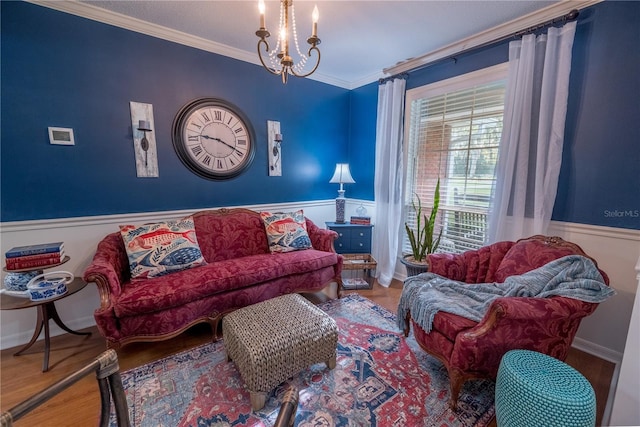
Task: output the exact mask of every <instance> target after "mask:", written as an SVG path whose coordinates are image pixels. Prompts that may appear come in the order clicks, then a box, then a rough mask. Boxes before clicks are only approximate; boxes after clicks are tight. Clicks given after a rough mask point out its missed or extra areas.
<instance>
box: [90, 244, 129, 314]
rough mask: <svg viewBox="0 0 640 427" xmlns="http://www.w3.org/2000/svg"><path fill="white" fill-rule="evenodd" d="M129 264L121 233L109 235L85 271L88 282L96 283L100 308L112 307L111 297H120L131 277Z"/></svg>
mask: <svg viewBox="0 0 640 427" xmlns="http://www.w3.org/2000/svg"><path fill="white" fill-rule="evenodd" d="M129 274H130V273H129V262H128V259H127V253H126V251H125V249H124V243H123V241H122V238H121V237H120V234H119V233H112V234H109V235H107V236H106V237H105V238H104V239H102V241H100V243H99V244H98V248H97V249H96V254H95V255H94V257H93V260H92V261H91V264H89V266H88V267H87V269H86V270H85V271H84V275H83V278H84V280H85V281H86V282H94V283H95V284H96V285H97V286H98V292H99V293H100V308H101V309H105V308H106V307H109V306H110V305H111V297H112V296H118V295H120V292H121V287H122V284H123V283H124V282H125V281H126V280H127V279H128V277H129Z"/></svg>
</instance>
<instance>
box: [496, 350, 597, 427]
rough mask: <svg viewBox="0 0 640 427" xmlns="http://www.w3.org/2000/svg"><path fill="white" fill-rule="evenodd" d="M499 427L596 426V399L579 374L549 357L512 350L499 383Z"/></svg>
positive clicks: (532, 352) (506, 358) (591, 388)
mask: <svg viewBox="0 0 640 427" xmlns="http://www.w3.org/2000/svg"><path fill="white" fill-rule="evenodd" d="M496 423H497V424H498V427H529V426H530V427H534V426H536V427H537V426H544V427H555V426H557V427H586V426H590V427H592V426H595V424H596V395H595V393H594V391H593V387H592V386H591V384H590V383H589V381H587V379H586V378H585V377H584V376H582V374H580V373H579V372H578V371H576V370H575V369H573V368H572V367H571V366H569V365H567V364H566V363H564V362H561V361H559V360H558V359H554V358H553V357H551V356H547V355H546V354H542V353H537V352H535V351H529V350H511V351H509V352H507V353H506V354H505V355H504V356H503V357H502V360H501V361H500V367H499V368H498V377H497V379H496Z"/></svg>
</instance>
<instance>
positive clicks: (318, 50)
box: [289, 46, 320, 77]
mask: <svg viewBox="0 0 640 427" xmlns="http://www.w3.org/2000/svg"><path fill="white" fill-rule="evenodd" d="M312 50H315V51H316V53H317V54H318V60H317V61H316V65H315V66H314V67H313V69H312V70H311V71H309V72H308V73H306V74H298V73H296V71H295V70H294V69H293V68H291V69H290V70H289V71H290V72H291V74H293V75H294V76H296V77H309V76H310V75H311V74H313V73H314V71H316V70H317V69H318V65H320V49H318V47H317V46H311V47H310V48H309V52H308V53H307V56H308V57H309V58H311V51H312Z"/></svg>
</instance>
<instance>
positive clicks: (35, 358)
mask: <svg viewBox="0 0 640 427" xmlns="http://www.w3.org/2000/svg"><path fill="white" fill-rule="evenodd" d="M401 286H402V285H401V283H400V282H394V283H392V285H391V287H389V288H384V287H382V286H379V285H378V284H374V287H373V289H371V290H359V291H357V292H358V293H360V294H361V295H363V296H365V297H367V298H369V299H371V300H373V301H375V302H376V303H378V304H379V305H381V306H383V307H385V308H387V309H388V310H390V311H392V312H395V311H396V308H397V305H398V300H399V298H400V293H401ZM334 291H335V290H334ZM330 293H331V292H330ZM307 297H308V298H309V299H310V300H312V301H314V302H319V301H323V300H326V299H328V298H329V297H328V296H327V295H326V294H312V295H307ZM62 317H63V321H64V320H65V319H64V315H62ZM84 331H91V332H93V334H92V335H91V336H90V337H80V336H75V335H69V334H65V335H61V336H57V337H54V338H52V340H51V355H50V360H49V365H50V370H49V372H46V373H43V372H41V369H42V350H43V348H44V345H43V343H42V342H38V343H36V344H34V346H33V347H31V348H30V349H29V350H28V351H27V353H26V354H22V355H20V356H13V353H14V352H15V351H17V348H16V349H6V350H3V351H2V352H0V408H1V409H2V410H3V411H5V410H7V409H9V408H11V407H13V406H14V405H16V404H17V403H19V402H21V401H22V400H24V399H26V398H27V397H29V396H31V395H32V394H35V393H36V392H38V391H40V390H42V389H43V388H45V387H47V386H48V385H50V384H52V383H54V382H56V381H58V380H60V379H62V378H64V377H65V376H67V375H69V374H70V373H72V372H73V371H75V370H76V369H79V368H80V367H82V366H84V365H85V364H87V363H89V362H90V361H91V360H92V359H93V358H94V357H96V356H97V355H99V354H100V353H101V352H102V351H104V350H105V344H104V340H103V339H102V337H101V336H100V335H99V334H98V332H97V329H96V328H95V327H92V328H88V329H85V330H84ZM210 338H211V332H210V330H209V328H208V326H206V325H199V326H195V327H193V328H191V329H190V330H188V331H187V332H185V333H184V334H182V335H180V336H179V337H176V338H174V339H172V340H168V341H164V342H160V343H135V344H131V345H128V346H125V347H124V348H123V349H121V350H119V351H118V357H119V361H120V370H121V371H125V370H128V369H131V368H134V367H137V366H140V365H143V364H145V363H148V362H151V361H153V360H157V359H160V358H162V357H165V356H169V355H171V354H173V353H176V352H179V351H182V350H185V349H188V348H191V347H194V346H197V345H200V344H203V343H205V342H207V341H208V340H209V339H210ZM567 363H568V364H569V365H571V366H573V367H574V368H576V369H577V370H578V371H580V372H581V373H582V374H583V375H584V376H585V377H586V378H587V379H588V380H589V381H590V382H591V384H592V385H593V388H594V390H595V392H596V400H597V413H598V415H597V424H596V425H602V421H601V420H602V416H603V413H604V409H605V405H606V402H607V396H608V393H609V385H610V383H611V378H612V375H613V371H614V368H615V366H614V364H613V363H611V362H607V361H604V360H602V359H599V358H597V357H595V356H592V355H590V354H587V353H584V352H582V351H579V350H576V349H573V348H572V349H571V351H570V353H569V358H568V360H567ZM99 411H100V397H99V392H98V388H97V383H96V381H95V377H93V376H92V375H89V376H88V377H87V378H85V379H83V380H82V381H80V382H79V383H77V384H75V385H74V386H72V387H71V388H70V389H68V390H66V391H64V392H62V393H60V394H59V395H58V396H57V397H55V398H54V399H52V400H50V401H49V402H47V403H45V404H43V405H42V406H41V407H40V408H38V409H36V410H35V411H33V412H32V413H30V414H29V415H27V416H26V417H24V418H23V419H21V420H20V421H18V422H17V423H16V425H17V426H20V425H24V426H27V425H37V426H52V427H54V426H55V427H65V426H95V425H97V422H98V415H99ZM493 425H494V426H495V421H494V423H493Z"/></svg>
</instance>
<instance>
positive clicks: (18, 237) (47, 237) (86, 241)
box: [0, 199, 374, 349]
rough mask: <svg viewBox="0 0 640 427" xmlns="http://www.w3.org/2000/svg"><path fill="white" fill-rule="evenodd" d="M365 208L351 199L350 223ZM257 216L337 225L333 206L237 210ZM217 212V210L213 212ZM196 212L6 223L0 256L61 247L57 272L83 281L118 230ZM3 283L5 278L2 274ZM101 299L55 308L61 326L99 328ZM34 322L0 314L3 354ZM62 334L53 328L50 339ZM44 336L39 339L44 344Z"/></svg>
mask: <svg viewBox="0 0 640 427" xmlns="http://www.w3.org/2000/svg"><path fill="white" fill-rule="evenodd" d="M361 203H362V204H363V205H364V206H365V207H366V208H367V211H368V212H374V204H373V202H371V201H365V200H354V199H348V200H347V206H346V217H347V218H348V217H349V216H351V215H355V210H356V208H357V207H358V206H360V204H361ZM237 207H244V208H248V209H253V210H256V211H294V210H297V209H304V213H305V215H306V216H307V217H308V218H310V219H311V220H312V221H313V222H315V223H316V224H317V225H318V226H319V227H322V228H324V227H325V224H324V223H325V221H334V220H335V202H334V200H333V199H331V200H319V201H312V202H292V203H280V204H269V205H252V206H237ZM212 209H215V208H212ZM194 212H196V211H195V210H181V211H165V212H145V213H134V214H124V215H103V216H91V217H81V218H67V219H54V220H39V221H17V222H5V223H2V224H1V226H0V242H1V244H0V250H1V253H2V254H4V253H5V252H6V251H8V250H9V249H11V248H12V247H14V246H23V245H30V244H36V243H46V242H58V241H62V242H64V245H65V252H66V253H67V254H68V255H69V256H70V257H71V260H70V261H69V262H67V263H66V264H64V265H63V266H61V267H60V268H59V269H63V270H67V271H71V272H72V273H73V274H75V275H76V276H79V277H82V274H83V272H84V270H85V269H86V268H87V266H88V265H89V263H90V262H91V260H92V259H93V255H94V254H95V250H96V246H97V245H98V242H99V241H100V240H101V239H102V238H103V237H104V236H106V235H107V234H109V233H112V232H114V231H117V230H118V225H120V224H144V223H148V222H156V221H164V220H168V219H175V218H181V217H184V216H186V215H189V214H191V213H194ZM3 279H4V273H3ZM99 303H100V299H99V296H98V291H97V288H96V287H95V286H93V285H92V284H89V285H88V286H87V287H86V288H85V289H83V290H82V291H80V292H78V293H76V294H74V295H71V296H69V297H68V298H64V299H62V300H60V301H57V302H56V308H57V310H58V313H59V314H60V317H61V318H62V321H63V322H64V323H65V324H66V325H67V326H69V327H70V328H71V329H82V328H86V327H89V326H93V325H95V320H94V318H93V312H94V310H95V309H96V308H98V306H99ZM35 322H36V309H35V308H28V309H22V310H3V311H2V312H0V325H1V327H0V349H5V348H11V347H15V346H18V345H21V344H24V343H27V342H29V340H30V339H31V336H32V334H33V328H34V325H35ZM61 333H63V331H62V330H61V329H60V328H58V327H57V326H56V325H55V324H54V323H53V322H51V336H55V335H59V334H61ZM43 337H44V334H41V339H43Z"/></svg>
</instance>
